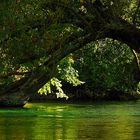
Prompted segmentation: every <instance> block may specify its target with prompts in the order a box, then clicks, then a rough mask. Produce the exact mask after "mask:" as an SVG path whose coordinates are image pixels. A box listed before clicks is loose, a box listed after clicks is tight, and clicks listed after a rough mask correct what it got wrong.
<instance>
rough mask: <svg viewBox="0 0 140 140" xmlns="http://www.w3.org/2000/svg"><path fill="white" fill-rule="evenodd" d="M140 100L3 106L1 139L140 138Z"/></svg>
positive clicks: (77, 139)
mask: <svg viewBox="0 0 140 140" xmlns="http://www.w3.org/2000/svg"><path fill="white" fill-rule="evenodd" d="M139 106H140V103H139V102H138V103H119V104H114V103H113V104H112V103H111V104H106V103H104V104H94V105H68V104H63V105H58V104H28V105H27V106H26V109H13V110H0V115H1V117H0V140H94V139H95V140H96V139H97V140H114V139H117V140H132V139H139V138H140V133H139V130H140V119H139V117H140V108H139Z"/></svg>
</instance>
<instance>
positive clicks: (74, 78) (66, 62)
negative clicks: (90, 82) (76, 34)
mask: <svg viewBox="0 0 140 140" xmlns="http://www.w3.org/2000/svg"><path fill="white" fill-rule="evenodd" d="M73 65H74V59H73V56H72V54H71V55H70V56H68V57H66V58H64V59H63V60H61V61H60V62H59V64H58V73H59V75H58V76H59V77H60V79H61V80H63V81H66V82H68V83H70V84H72V85H73V86H77V85H80V84H83V83H84V82H82V81H80V80H79V79H78V77H79V74H78V71H77V70H76V69H74V67H73Z"/></svg>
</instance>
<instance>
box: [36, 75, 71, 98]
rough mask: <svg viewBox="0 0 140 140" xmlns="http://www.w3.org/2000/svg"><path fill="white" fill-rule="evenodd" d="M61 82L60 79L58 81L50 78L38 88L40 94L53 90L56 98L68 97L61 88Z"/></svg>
mask: <svg viewBox="0 0 140 140" xmlns="http://www.w3.org/2000/svg"><path fill="white" fill-rule="evenodd" d="M61 87H62V84H61V81H59V80H58V79H57V78H55V77H54V78H52V79H51V80H50V81H49V82H47V83H46V84H45V85H44V86H43V87H42V88H41V89H39V91H38V92H39V93H40V94H46V95H47V94H50V93H53V92H55V94H56V95H57V98H66V99H68V96H67V95H66V94H65V93H64V91H63V90H62V88H61Z"/></svg>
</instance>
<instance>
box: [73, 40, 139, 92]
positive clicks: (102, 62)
mask: <svg viewBox="0 0 140 140" xmlns="http://www.w3.org/2000/svg"><path fill="white" fill-rule="evenodd" d="M93 46H94V47H93ZM77 56H78V61H77V64H76V66H77V69H78V70H79V75H80V79H81V80H82V81H85V82H86V83H87V85H88V87H89V88H90V89H91V90H93V91H94V90H96V89H99V90H109V91H110V90H116V91H123V92H128V93H131V92H132V91H133V90H136V88H137V83H136V82H135V80H134V73H135V70H136V69H137V67H136V64H135V63H134V56H133V54H132V52H131V50H130V49H129V48H128V47H127V46H126V45H125V44H122V43H120V42H117V41H113V40H110V39H106V40H100V41H96V42H95V43H90V44H88V45H87V46H86V47H85V48H84V49H82V50H80V52H79V54H77Z"/></svg>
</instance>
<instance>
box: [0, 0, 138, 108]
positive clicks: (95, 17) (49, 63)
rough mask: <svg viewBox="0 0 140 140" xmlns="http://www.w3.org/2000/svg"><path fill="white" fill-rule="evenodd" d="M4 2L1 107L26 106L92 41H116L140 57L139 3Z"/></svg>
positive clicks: (0, 42) (0, 49)
mask: <svg viewBox="0 0 140 140" xmlns="http://www.w3.org/2000/svg"><path fill="white" fill-rule="evenodd" d="M0 3H1V4H0V5H1V6H0V10H1V11H2V14H1V16H0V18H1V21H3V22H2V23H1V24H0V31H1V36H0V54H1V60H0V61H1V70H0V78H1V81H0V84H1V85H0V104H1V105H7V106H22V105H24V104H25V103H26V102H27V101H28V99H29V98H30V96H31V95H32V94H33V93H35V92H37V91H38V90H39V89H40V88H41V87H42V86H43V85H44V84H45V83H47V82H48V81H49V80H50V79H51V78H52V77H53V76H54V75H55V72H56V67H57V63H58V62H59V61H60V60H61V59H63V58H64V57H65V56H67V55H68V54H70V53H73V52H75V51H76V50H78V49H80V48H82V47H84V46H85V45H86V44H88V43H90V42H93V41H96V40H101V39H105V38H111V39H114V40H118V41H121V42H123V43H125V44H127V45H128V46H129V47H130V48H131V49H132V50H134V51H135V54H137V55H139V53H140V29H139V27H140V17H139V15H140V14H139V12H140V10H138V9H139V7H137V3H136V1H135V0H132V1H131V2H129V1H116V0H114V1H110V0H109V1H106V0H102V1H100V0H87V1H86V0H85V1H84V0H79V1H76V0H73V1H71V0H65V1H64V0H61V1H59V0H53V1H47V2H46V1H45V0H43V1H41V2H40V1H39V0H35V1H33V0H30V1H28V2H27V1H22V0H21V1H17V2H13V1H11V0H8V1H7V2H4V1H2V2H0ZM130 5H131V6H133V9H132V10H133V11H131V13H133V14H130V11H129V10H128V9H129V7H130ZM5 9H8V10H5ZM137 58H138V57H137ZM137 61H138V60H137ZM138 64H139V63H138ZM138 76H139V75H138Z"/></svg>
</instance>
